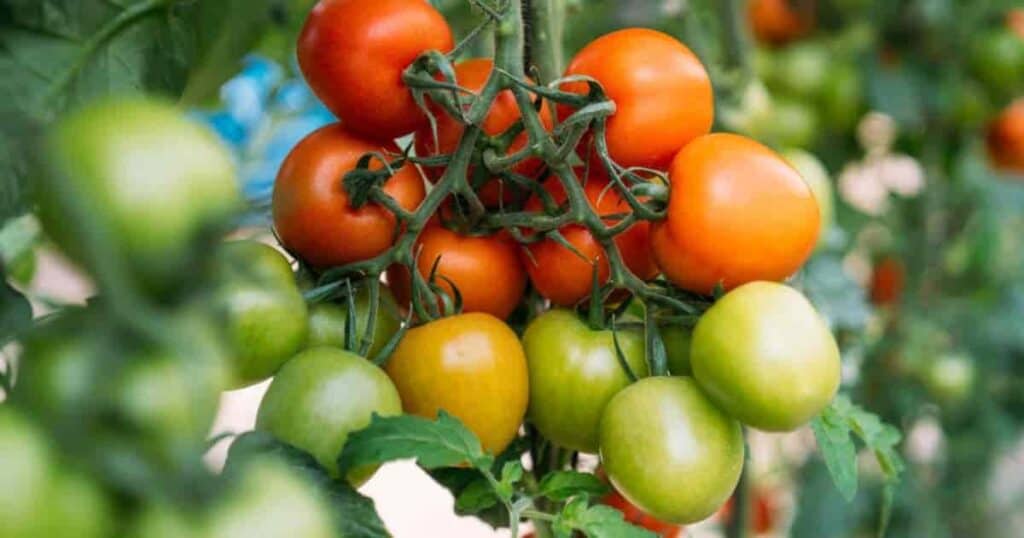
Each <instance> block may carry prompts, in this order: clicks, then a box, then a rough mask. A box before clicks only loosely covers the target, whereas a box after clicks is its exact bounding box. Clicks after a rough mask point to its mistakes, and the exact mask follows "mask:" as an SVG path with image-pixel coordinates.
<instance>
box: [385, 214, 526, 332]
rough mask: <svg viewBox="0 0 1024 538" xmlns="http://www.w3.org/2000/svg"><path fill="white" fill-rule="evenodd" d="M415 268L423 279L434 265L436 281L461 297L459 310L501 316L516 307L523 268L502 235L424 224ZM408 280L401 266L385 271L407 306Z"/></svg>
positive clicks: (515, 250) (511, 243)
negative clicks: (487, 234)
mask: <svg viewBox="0 0 1024 538" xmlns="http://www.w3.org/2000/svg"><path fill="white" fill-rule="evenodd" d="M415 250H419V251H420V253H419V258H418V259H417V260H416V267H417V269H418V270H419V272H420V274H421V275H423V278H428V277H429V276H430V270H431V269H432V268H433V266H434V262H435V260H440V261H438V262H437V263H438V265H437V275H438V279H437V284H438V285H439V286H441V287H442V288H444V289H445V291H446V292H447V293H448V294H449V295H451V296H452V297H454V293H453V290H452V286H451V284H449V283H448V282H447V281H446V280H444V279H442V278H441V277H442V276H443V277H446V278H448V279H449V280H451V281H452V282H453V283H455V287H457V288H458V290H459V293H460V294H461V295H462V309H463V312H486V313H488V314H491V315H492V316H495V317H498V318H501V319H504V318H507V317H508V315H509V314H511V313H512V311H513V310H515V308H516V306H517V305H518V304H519V301H520V299H522V297H523V290H524V289H525V288H526V272H525V270H524V269H523V265H522V263H520V261H519V255H518V247H517V245H516V243H515V242H514V241H512V240H511V239H509V238H507V237H504V236H502V235H490V236H472V235H462V234H459V233H457V232H453V231H451V230H449V229H447V228H445V227H443V226H441V225H438V224H432V225H429V226H427V228H426V229H425V230H423V233H421V234H420V237H419V239H417V245H416V247H414V251H415ZM411 280H412V279H411V278H410V275H409V270H408V269H407V268H406V267H405V266H401V265H396V266H394V267H392V268H390V269H389V270H388V282H389V283H390V284H391V288H392V290H393V291H394V292H395V297H396V298H397V299H398V301H399V302H400V303H402V304H408V303H409V299H410V294H411V286H412V282H411Z"/></svg>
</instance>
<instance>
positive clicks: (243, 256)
mask: <svg viewBox="0 0 1024 538" xmlns="http://www.w3.org/2000/svg"><path fill="white" fill-rule="evenodd" d="M218 261H219V267H218V270H219V275H218V276H219V282H218V287H217V291H216V296H215V297H216V298H215V302H216V306H215V310H216V312H217V314H219V315H218V319H219V320H220V321H221V322H222V324H223V329H224V332H225V334H226V335H227V341H228V343H229V347H230V355H231V363H232V364H231V366H232V370H233V371H234V377H235V379H234V386H235V387H236V388H237V387H243V386H246V385H251V384H253V383H257V382H259V381H262V380H264V379H266V378H268V377H270V376H271V375H273V374H274V372H276V371H277V370H278V368H280V367H281V365H282V364H284V362H285V361H287V360H288V359H290V358H291V357H292V355H294V354H295V353H296V352H298V351H299V350H300V349H302V346H303V344H304V343H305V341H306V333H307V325H308V323H307V322H308V310H307V308H306V302H305V300H304V299H303V297H302V294H301V293H300V292H299V288H298V286H297V285H296V283H295V277H294V274H293V273H292V268H291V265H290V264H289V263H288V260H287V259H285V257H284V255H282V254H281V253H280V252H278V251H277V250H276V249H275V248H274V247H271V246H270V245H267V244H264V243H260V242H258V241H230V242H227V243H225V244H224V245H222V247H221V251H220V252H219V253H218Z"/></svg>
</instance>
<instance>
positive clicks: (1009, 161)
mask: <svg viewBox="0 0 1024 538" xmlns="http://www.w3.org/2000/svg"><path fill="white" fill-rule="evenodd" d="M987 142H988V153H989V156H990V157H991V158H992V162H993V163H994V164H995V165H996V167H998V168H1001V169H1004V170H1007V171H1011V172H1017V173H1020V174H1024V97H1018V98H1017V99H1016V100H1015V101H1013V102H1012V103H1010V105H1009V106H1007V107H1006V108H1005V109H1004V110H1003V111H1002V113H1000V114H999V116H997V117H996V119H995V120H993V121H992V123H991V125H989V128H988V136H987Z"/></svg>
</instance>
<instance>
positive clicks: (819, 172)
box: [782, 149, 835, 247]
mask: <svg viewBox="0 0 1024 538" xmlns="http://www.w3.org/2000/svg"><path fill="white" fill-rule="evenodd" d="M782 157H783V158H785V159H786V161H787V162H789V164H790V165H792V166H793V168H795V169H796V171H797V172H799V173H800V177H802V178H803V179H804V181H806V182H807V186H808V187H810V188H811V192H812V193H814V200H815V201H817V202H818V212H819V214H820V216H821V219H820V220H821V230H820V231H819V232H818V246H819V247H821V246H822V244H823V243H824V240H825V239H826V235H827V232H828V229H829V228H830V227H831V226H832V223H833V222H834V220H835V194H834V191H833V189H832V180H831V179H829V177H828V170H826V169H825V165H824V164H822V163H821V161H820V160H818V158H817V157H815V156H814V155H813V154H811V153H809V152H806V151H803V150H799V149H789V150H786V151H783V152H782Z"/></svg>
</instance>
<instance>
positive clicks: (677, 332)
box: [659, 325, 693, 375]
mask: <svg viewBox="0 0 1024 538" xmlns="http://www.w3.org/2000/svg"><path fill="white" fill-rule="evenodd" d="M659 332H660V333H661V339H662V341H664V342H665V355H666V356H667V358H668V371H669V373H670V374H672V375H693V370H692V369H691V368H690V340H692V339H693V330H692V329H690V328H689V327H683V326H681V325H671V326H662V327H660V328H659Z"/></svg>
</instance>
